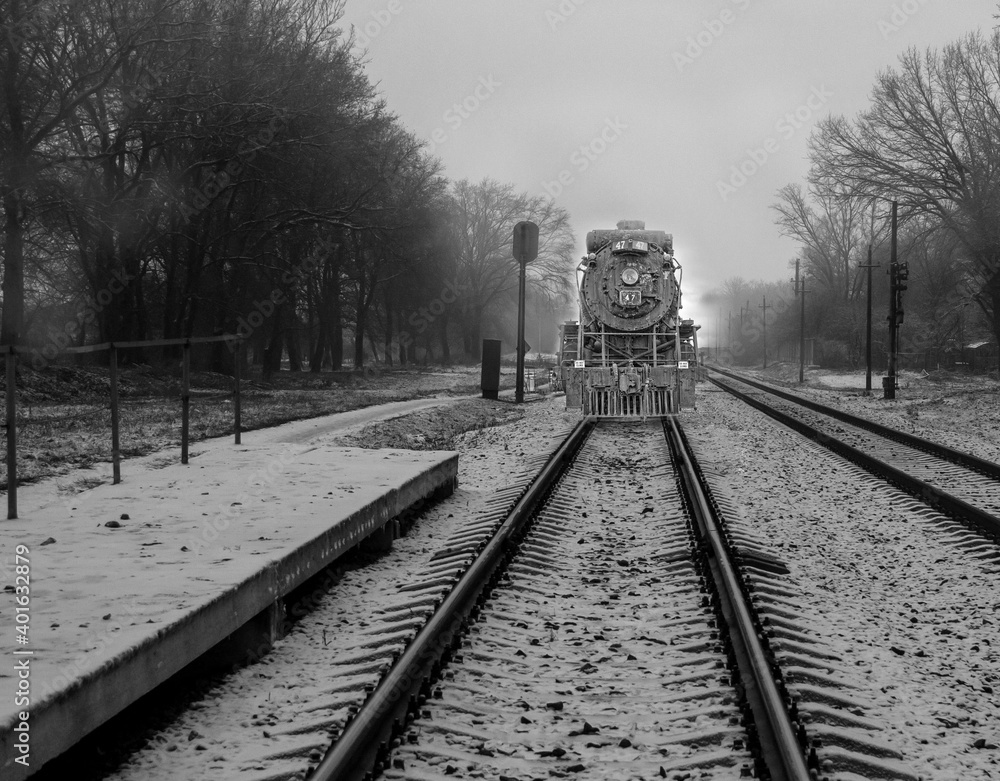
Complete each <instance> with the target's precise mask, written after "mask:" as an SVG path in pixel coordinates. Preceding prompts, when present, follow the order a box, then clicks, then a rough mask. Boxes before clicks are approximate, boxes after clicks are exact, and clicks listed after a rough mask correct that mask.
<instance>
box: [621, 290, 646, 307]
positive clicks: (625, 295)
mask: <svg viewBox="0 0 1000 781" xmlns="http://www.w3.org/2000/svg"><path fill="white" fill-rule="evenodd" d="M618 301H619V303H621V305H622V306H639V304H641V303H642V291H641V290H619V291H618Z"/></svg>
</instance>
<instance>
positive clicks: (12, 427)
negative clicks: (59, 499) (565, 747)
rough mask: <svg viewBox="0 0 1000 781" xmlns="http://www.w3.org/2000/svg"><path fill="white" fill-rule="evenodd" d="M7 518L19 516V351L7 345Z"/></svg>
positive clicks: (11, 518)
mask: <svg viewBox="0 0 1000 781" xmlns="http://www.w3.org/2000/svg"><path fill="white" fill-rule="evenodd" d="M6 361H7V519H8V520H13V519H15V518H17V353H16V352H14V347H13V346H8V347H7V355H6Z"/></svg>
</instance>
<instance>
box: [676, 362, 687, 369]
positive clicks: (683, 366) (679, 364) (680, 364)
mask: <svg viewBox="0 0 1000 781" xmlns="http://www.w3.org/2000/svg"><path fill="white" fill-rule="evenodd" d="M687 367H688V362H687V361H678V362H677V368H678V369H686V368H687Z"/></svg>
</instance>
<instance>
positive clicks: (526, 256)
mask: <svg viewBox="0 0 1000 781" xmlns="http://www.w3.org/2000/svg"><path fill="white" fill-rule="evenodd" d="M537 257H538V226H537V225H535V223H533V222H530V221H528V220H522V221H521V222H519V223H518V224H517V225H515V226H514V260H516V261H517V262H518V263H530V262H531V261H533V260H534V259H535V258H537Z"/></svg>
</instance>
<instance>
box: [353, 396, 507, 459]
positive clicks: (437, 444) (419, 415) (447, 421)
mask: <svg viewBox="0 0 1000 781" xmlns="http://www.w3.org/2000/svg"><path fill="white" fill-rule="evenodd" d="M523 416H524V410H523V409H521V408H520V407H514V406H512V405H511V404H507V403H504V402H501V401H488V400H485V399H469V400H468V401H459V402H455V403H454V404H449V405H448V406H447V407H434V408H432V409H427V410H419V411H418V412H411V413H409V414H407V415H401V416H400V417H398V418H391V419H389V420H382V421H377V422H375V423H369V424H368V425H367V426H365V427H364V428H362V429H361V430H360V431H359V432H358V433H357V434H351V435H348V436H345V437H340V438H339V439H338V440H337V444H338V445H343V446H345V447H363V448H370V449H377V448H398V449H401V450H454V449H455V438H456V437H458V436H459V435H461V434H464V433H466V432H467V431H475V430H476V429H481V428H490V427H492V426H502V425H504V424H506V423H511V422H513V421H515V420H520V419H521V418H522V417H523Z"/></svg>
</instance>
